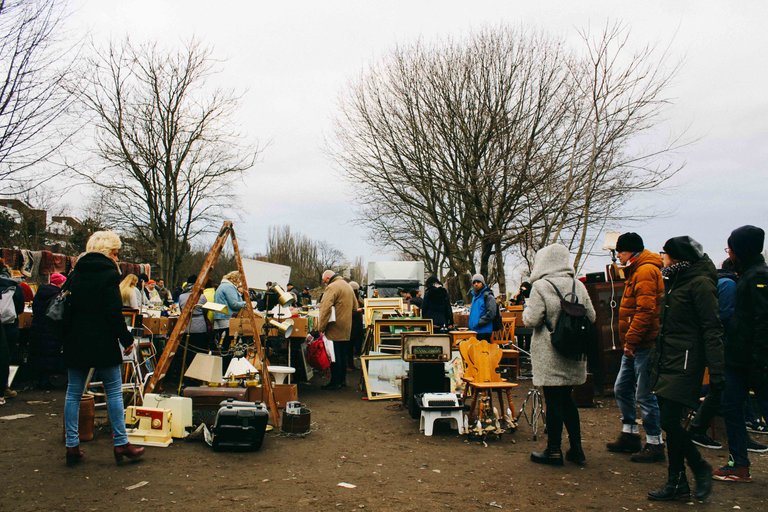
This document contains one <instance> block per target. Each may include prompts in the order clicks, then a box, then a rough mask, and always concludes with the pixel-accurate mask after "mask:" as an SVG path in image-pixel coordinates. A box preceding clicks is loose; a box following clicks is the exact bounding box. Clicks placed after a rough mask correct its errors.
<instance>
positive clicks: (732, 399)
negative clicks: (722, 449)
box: [722, 367, 768, 467]
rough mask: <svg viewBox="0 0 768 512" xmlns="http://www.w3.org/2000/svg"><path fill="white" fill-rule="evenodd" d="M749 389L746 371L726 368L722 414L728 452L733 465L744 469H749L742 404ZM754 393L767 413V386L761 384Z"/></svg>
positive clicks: (747, 395)
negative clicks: (726, 434)
mask: <svg viewBox="0 0 768 512" xmlns="http://www.w3.org/2000/svg"><path fill="white" fill-rule="evenodd" d="M749 388H750V386H749V382H748V379H747V372H746V371H743V370H742V371H739V370H736V369H733V368H727V367H726V369H725V390H724V391H723V403H722V413H723V420H724V421H725V430H726V432H727V433H728V451H730V452H731V458H732V459H733V463H734V465H736V466H744V467H749V457H748V454H747V440H748V437H747V425H746V423H745V422H744V404H745V402H746V401H747V398H748V397H749ZM754 391H755V399H756V400H757V402H758V404H759V405H760V408H761V409H762V410H763V411H768V385H766V384H763V386H762V387H760V388H755V390H754Z"/></svg>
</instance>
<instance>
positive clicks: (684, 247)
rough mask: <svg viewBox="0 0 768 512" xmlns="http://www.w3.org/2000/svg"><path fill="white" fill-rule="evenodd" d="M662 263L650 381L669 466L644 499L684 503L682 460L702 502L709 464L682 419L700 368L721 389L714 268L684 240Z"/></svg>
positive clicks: (708, 487)
mask: <svg viewBox="0 0 768 512" xmlns="http://www.w3.org/2000/svg"><path fill="white" fill-rule="evenodd" d="M662 259H663V261H664V268H663V269H662V271H661V272H662V275H663V276H664V281H665V290H666V293H665V305H664V310H663V314H662V320H661V333H660V335H659V341H658V343H657V346H656V354H655V357H654V363H655V364H653V365H652V370H651V371H652V377H651V382H653V391H654V393H656V397H657V399H658V402H659V410H660V413H661V428H662V430H664V432H665V433H666V436H667V443H666V444H667V457H668V461H669V463H668V468H667V470H668V475H667V481H666V482H665V483H664V485H663V486H661V487H660V488H659V489H656V490H653V491H650V492H649V493H648V499H650V500H654V501H672V500H676V499H685V500H687V499H689V498H690V494H691V489H690V487H689V485H688V480H687V478H686V473H685V471H686V470H685V462H687V463H688V466H689V467H690V468H691V471H692V473H693V477H694V479H695V482H696V488H695V497H696V499H697V500H699V501H704V500H705V499H706V498H707V497H708V496H709V495H710V494H711V492H712V466H710V465H709V463H708V462H707V461H706V460H704V459H703V458H702V456H701V454H700V453H699V450H698V449H697V448H696V445H695V444H693V441H692V440H691V437H690V434H689V433H688V432H687V431H686V430H685V429H684V428H683V425H682V424H681V418H683V417H684V414H683V413H684V412H686V411H687V410H688V409H695V408H696V407H697V406H698V403H699V396H700V394H701V386H702V383H703V379H704V370H705V368H707V367H708V368H709V376H710V386H711V387H712V388H713V389H722V388H723V387H724V385H725V381H724V378H723V342H722V338H723V327H722V325H721V323H720V316H719V307H718V301H717V270H716V269H715V265H714V264H713V263H712V260H710V259H709V256H707V255H706V254H704V251H703V249H702V247H701V244H699V243H698V242H697V241H696V240H694V239H693V238H691V237H689V236H678V237H675V238H670V239H669V240H667V242H666V243H665V244H664V252H663V253H662Z"/></svg>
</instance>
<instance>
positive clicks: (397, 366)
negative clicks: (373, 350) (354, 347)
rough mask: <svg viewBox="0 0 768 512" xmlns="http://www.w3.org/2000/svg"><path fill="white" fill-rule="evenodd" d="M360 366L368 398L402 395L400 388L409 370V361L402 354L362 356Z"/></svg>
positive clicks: (390, 397)
mask: <svg viewBox="0 0 768 512" xmlns="http://www.w3.org/2000/svg"><path fill="white" fill-rule="evenodd" d="M360 366H361V369H362V371H363V382H364V383H365V391H366V394H367V395H368V400H392V399H399V398H401V397H402V390H401V389H400V388H401V386H402V379H403V377H405V375H406V374H407V372H408V363H406V362H405V361H403V360H402V359H401V358H400V356H398V355H393V354H375V355H367V356H361V357H360ZM398 380H399V381H400V384H399V385H398V383H397V381H398Z"/></svg>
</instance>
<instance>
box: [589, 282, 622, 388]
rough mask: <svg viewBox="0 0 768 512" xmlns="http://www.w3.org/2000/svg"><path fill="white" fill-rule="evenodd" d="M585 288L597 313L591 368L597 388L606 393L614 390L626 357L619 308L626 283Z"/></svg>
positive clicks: (590, 358) (590, 284) (593, 285)
mask: <svg viewBox="0 0 768 512" xmlns="http://www.w3.org/2000/svg"><path fill="white" fill-rule="evenodd" d="M586 287H587V291H588V292H589V297H590V299H591V300H592V305H593V306H594V307H595V313H596V319H595V331H594V332H595V338H596V339H595V351H594V353H593V354H590V357H589V368H590V371H591V372H592V374H593V376H594V381H595V386H596V387H597V389H598V390H600V391H604V390H605V388H606V387H613V383H614V381H615V380H616V375H617V374H618V372H619V366H620V364H621V356H622V354H623V349H622V344H621V340H620V339H619V304H620V303H621V296H622V294H623V293H624V283H623V282H614V283H610V282H608V283H588V284H587V285H586Z"/></svg>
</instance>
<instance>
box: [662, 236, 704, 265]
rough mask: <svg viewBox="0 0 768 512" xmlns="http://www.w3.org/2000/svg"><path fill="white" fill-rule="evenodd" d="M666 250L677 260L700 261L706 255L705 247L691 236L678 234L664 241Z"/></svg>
mask: <svg viewBox="0 0 768 512" xmlns="http://www.w3.org/2000/svg"><path fill="white" fill-rule="evenodd" d="M664 252H666V253H667V254H668V255H669V257H670V258H672V259H674V260H677V261H689V262H691V263H693V262H695V261H699V260H700V259H701V258H702V256H704V248H703V247H702V246H701V244H700V243H699V242H697V241H696V240H694V239H693V238H691V237H689V236H676V237H674V238H670V239H669V240H667V241H666V242H665V243H664Z"/></svg>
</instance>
